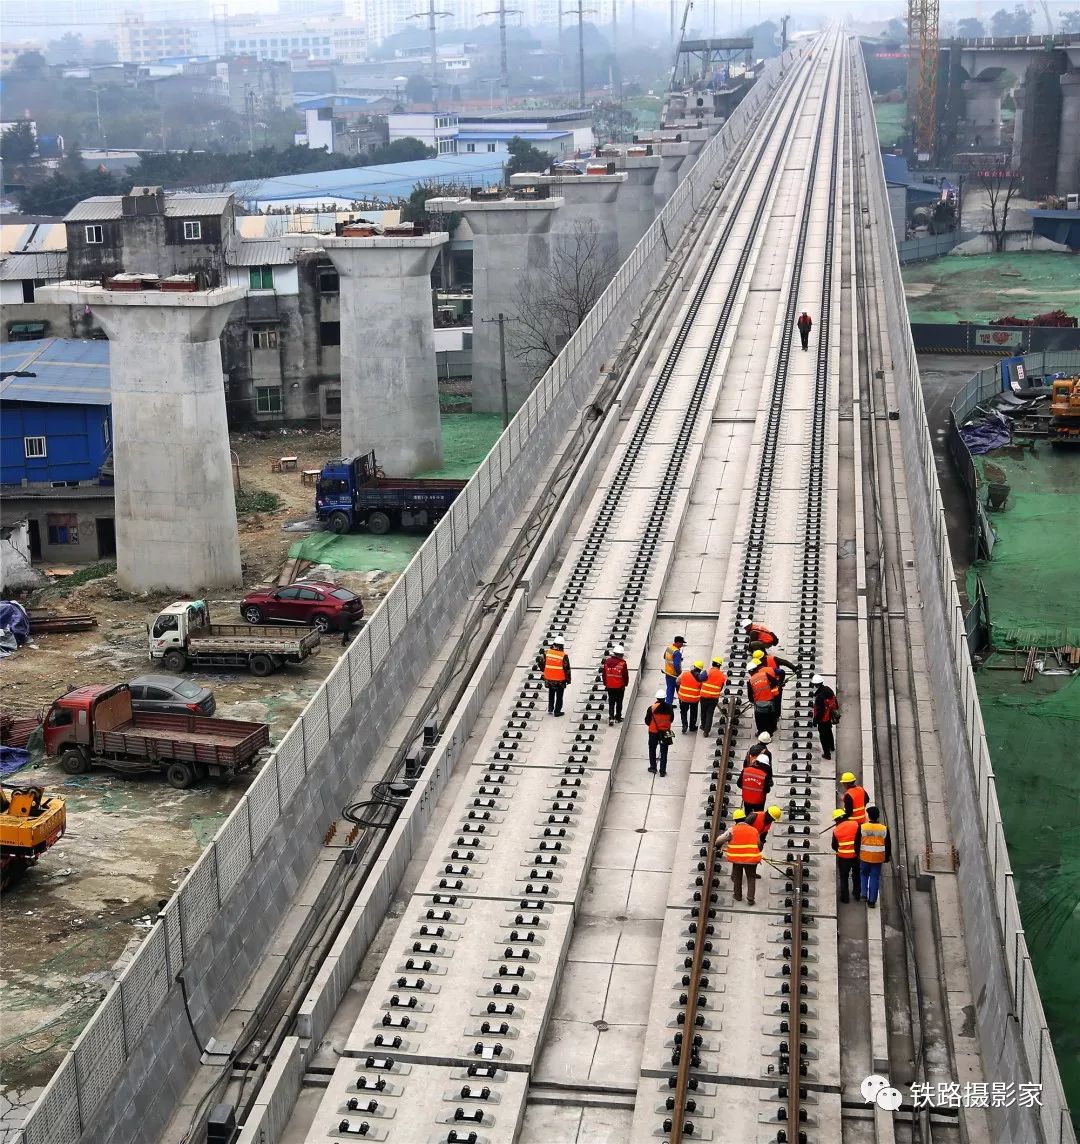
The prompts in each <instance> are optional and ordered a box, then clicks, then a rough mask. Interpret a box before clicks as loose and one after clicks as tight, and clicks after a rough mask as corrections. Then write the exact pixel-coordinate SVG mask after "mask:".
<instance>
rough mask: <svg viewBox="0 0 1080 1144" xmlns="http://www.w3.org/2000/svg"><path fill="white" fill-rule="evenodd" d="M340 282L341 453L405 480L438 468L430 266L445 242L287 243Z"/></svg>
mask: <svg viewBox="0 0 1080 1144" xmlns="http://www.w3.org/2000/svg"><path fill="white" fill-rule="evenodd" d="M286 238H287V241H288V242H289V243H290V245H294V246H308V247H315V246H317V247H318V248H319V249H321V250H323V251H324V252H325V253H326V256H327V258H329V259H330V261H331V262H333V264H334V267H335V269H336V270H337V272H338V276H339V278H340V279H341V294H340V298H341V448H342V452H343V454H344V455H345V456H356V455H359V454H362V453H368V452H370V451H371V450H373V449H374V450H375V452H376V454H377V456H378V459H379V465H380V467H381V468H383V469H384V470H385V471H386V472H387V473H389V474H390V475H392V476H395V477H410V476H413V475H415V474H416V473H423V472H426V471H427V470H429V469H437V468H438V467H439V466H440V465H441V464H442V429H441V418H440V414H439V377H438V370H437V367H436V364H435V332H434V331H435V321H434V315H433V313H432V306H431V268H432V266H433V265H434V264H435V258H436V256H437V254H438V250H439V247H440V246H442V245H443V244H444V243H446V242H448V241H449V236H448V235H446V234H417V235H415V236H397V235H394V236H389V235H376V236H372V237H363V238H359V237H358V238H351V237H338V236H336V235H331V234H316V235H311V234H296V235H289V236H286Z"/></svg>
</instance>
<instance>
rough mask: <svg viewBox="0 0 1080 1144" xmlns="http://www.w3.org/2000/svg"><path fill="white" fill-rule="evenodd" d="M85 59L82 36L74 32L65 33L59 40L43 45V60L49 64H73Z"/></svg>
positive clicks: (85, 51) (84, 45) (85, 52)
mask: <svg viewBox="0 0 1080 1144" xmlns="http://www.w3.org/2000/svg"><path fill="white" fill-rule="evenodd" d="M86 57H87V50H86V44H85V43H84V42H83V38H82V36H77V35H75V33H74V32H65V33H64V35H62V36H61V37H60V39H59V40H50V41H49V42H48V44H46V45H45V59H46V60H47V61H48V62H49V63H50V64H75V63H80V62H81V61H82V60H85V59H86Z"/></svg>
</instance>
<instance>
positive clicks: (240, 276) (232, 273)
mask: <svg viewBox="0 0 1080 1144" xmlns="http://www.w3.org/2000/svg"><path fill="white" fill-rule="evenodd" d="M249 270H250V267H248V266H230V267H229V268H228V271H227V273H226V277H227V278H228V282H227V283H226V285H228V286H242V287H243V288H244V289H245V290H247V292H248V293H249V294H299V293H300V274H299V271H298V270H297V268H296V266H295V265H293V264H292V263H290V264H289V265H287V266H275V267H274V289H273V290H252V289H251V275H250V274H249V273H248V271H249ZM21 296H22V295H21V293H20V297H21Z"/></svg>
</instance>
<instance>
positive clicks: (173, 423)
mask: <svg viewBox="0 0 1080 1144" xmlns="http://www.w3.org/2000/svg"><path fill="white" fill-rule="evenodd" d="M245 293H246V291H245V290H243V289H242V288H241V287H239V286H230V287H223V288H218V289H214V290H200V291H195V292H191V293H188V292H176V293H173V292H171V291H165V290H132V291H127V290H124V291H120V290H107V289H103V288H101V287H97V286H95V287H87V286H85V285H82V284H80V283H75V282H64V283H60V284H58V285H56V286H49V287H43V288H41V289H40V290H39V291H38V295H37V296H38V298H39V299H40V300H41V301H48V302H56V303H61V304H64V305H78V306H89V307H90V309H91V310H92V311H93V315H94V318H95V319H96V321H97V322H98V324H99V325H100V326H101V327H102V329H104V330H105V332H106V334H108V336H109V343H110V350H109V372H110V378H111V387H112V424H113V430H112V432H113V454H114V458H115V464H114V468H115V477H114V482H115V493H116V574H117V579H118V581H119V582H120V585H121V587H123V588H125V589H127V590H128V591H133V592H148V591H160V590H163V589H166V588H167V589H170V590H173V591H177V592H181V593H184V594H188V595H197V594H199V593H200V592H201V591H202V590H203V589H205V588H219V587H226V586H229V585H234V584H240V583H241V582H242V576H241V570H240V542H239V539H238V537H237V530H236V502H235V500H234V499H233V480H232V454H231V452H230V449H229V431H228V425H227V422H226V417H225V384H224V378H223V375H222V368H221V343H220V341H219V338H220V336H221V331H222V330H223V329H224V327H225V322H226V320H227V319H228V317H229V314H230V313H231V311H232V308H233V306H234V304H235V303H236V302H238V301H239V300H240V299H241V298H242V297H244V294H245Z"/></svg>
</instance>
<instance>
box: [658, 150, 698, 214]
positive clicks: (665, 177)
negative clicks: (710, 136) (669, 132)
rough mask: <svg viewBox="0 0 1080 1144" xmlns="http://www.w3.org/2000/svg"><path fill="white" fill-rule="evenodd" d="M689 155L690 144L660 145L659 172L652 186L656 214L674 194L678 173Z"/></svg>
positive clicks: (677, 183)
mask: <svg viewBox="0 0 1080 1144" xmlns="http://www.w3.org/2000/svg"><path fill="white" fill-rule="evenodd" d="M689 154H690V144H689V143H687V142H685V141H682V140H680V141H679V142H678V143H668V142H663V143H661V144H660V170H659V171H658V172H657V175H656V182H655V183H654V184H653V196H654V198H655V200H656V213H657V214H659V213H660V211H662V210H663V209H664V207H665V206H667V201H668V199H670V198H671V196H672V195H673V194H674V193H675V188H676V187H677V186H678V185H679V172H680V171H681V170H682V165H683V163H684V162H685V161H686V157H687V155H689Z"/></svg>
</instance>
